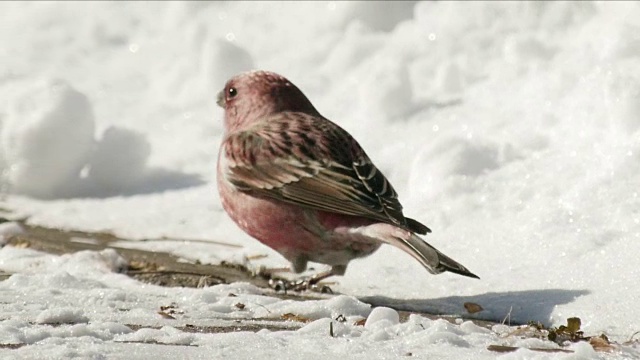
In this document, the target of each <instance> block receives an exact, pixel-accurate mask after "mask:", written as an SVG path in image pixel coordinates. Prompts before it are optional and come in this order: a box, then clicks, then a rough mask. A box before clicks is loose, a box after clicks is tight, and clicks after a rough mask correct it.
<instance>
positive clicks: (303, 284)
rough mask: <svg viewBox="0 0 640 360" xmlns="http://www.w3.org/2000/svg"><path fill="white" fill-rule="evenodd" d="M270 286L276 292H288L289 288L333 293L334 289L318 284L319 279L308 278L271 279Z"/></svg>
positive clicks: (297, 290) (299, 290)
mask: <svg viewBox="0 0 640 360" xmlns="http://www.w3.org/2000/svg"><path fill="white" fill-rule="evenodd" d="M269 286H270V287H271V288H272V289H273V290H275V291H276V292H282V293H285V294H286V293H287V291H289V290H293V291H296V292H302V291H307V290H308V291H315V292H319V293H322V294H333V290H331V288H330V287H329V286H327V285H322V284H318V279H314V278H308V279H301V280H283V279H270V280H269Z"/></svg>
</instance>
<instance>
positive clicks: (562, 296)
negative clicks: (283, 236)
mask: <svg viewBox="0 0 640 360" xmlns="http://www.w3.org/2000/svg"><path fill="white" fill-rule="evenodd" d="M589 293H590V291H588V290H564V289H543V290H525V291H509V292H491V293H486V294H480V295H473V296H447V297H443V298H437V299H394V298H389V297H385V296H367V297H361V298H360V299H359V300H361V301H363V302H366V303H368V304H371V305H372V306H374V307H375V306H388V307H393V308H394V309H397V310H404V311H412V312H424V313H430V314H436V315H455V316H459V317H463V318H469V319H478V320H487V321H495V322H503V321H505V320H507V321H508V322H509V323H510V324H511V325H519V324H526V323H527V322H529V321H536V322H541V323H542V324H543V325H545V326H550V325H551V320H552V319H551V313H552V311H553V309H554V308H555V307H556V306H557V305H562V304H568V303H570V302H572V301H574V300H575V299H576V298H578V297H580V296H584V295H587V294H589ZM464 303H474V304H478V305H480V306H481V307H482V308H483V310H482V311H480V312H477V313H474V314H470V313H468V312H467V311H466V310H465V307H464Z"/></svg>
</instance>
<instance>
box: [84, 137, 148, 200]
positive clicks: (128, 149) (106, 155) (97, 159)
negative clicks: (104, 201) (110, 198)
mask: <svg viewBox="0 0 640 360" xmlns="http://www.w3.org/2000/svg"><path fill="white" fill-rule="evenodd" d="M150 153H151V145H150V144H149V142H148V141H147V138H146V137H145V136H144V135H143V134H140V133H138V132H135V131H133V130H129V129H125V128H121V127H117V126H111V127H109V128H107V130H106V131H105V132H104V134H103V135H102V139H100V141H99V142H98V144H97V148H96V151H95V152H94V153H93V156H92V157H91V160H90V162H89V174H88V178H87V180H88V181H90V182H93V183H94V184H95V185H97V186H98V187H99V188H100V190H101V192H104V191H118V190H122V189H126V188H130V187H131V186H134V185H136V184H137V183H138V182H139V181H140V180H141V179H142V177H143V176H144V174H145V173H144V170H145V166H146V163H147V159H148V158H149V154H150Z"/></svg>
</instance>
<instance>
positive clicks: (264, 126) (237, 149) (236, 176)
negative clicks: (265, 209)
mask: <svg viewBox="0 0 640 360" xmlns="http://www.w3.org/2000/svg"><path fill="white" fill-rule="evenodd" d="M221 151H225V153H226V156H227V159H229V161H227V166H226V169H225V171H224V176H225V177H226V179H227V180H228V181H229V182H230V183H231V184H233V185H234V186H235V187H236V188H237V189H238V190H240V191H243V192H247V193H250V194H253V195H257V196H264V197H268V198H273V199H277V200H280V201H284V202H288V203H292V204H296V205H301V206H306V207H309V208H313V209H317V210H323V211H328V212H335V213H340V214H346V215H353V216H362V217H366V218H370V219H374V220H377V221H381V222H386V223H389V224H393V225H396V226H399V227H401V228H404V229H407V230H410V231H413V232H416V233H419V234H426V233H427V232H430V230H429V228H427V227H426V226H424V225H422V224H421V223H419V222H418V221H415V220H413V219H408V218H405V217H404V215H403V213H402V205H400V202H399V201H398V195H397V193H396V191H395V190H394V189H393V187H392V186H391V184H390V183H389V181H388V180H387V179H386V178H385V177H384V175H383V174H382V173H381V172H380V171H379V170H378V169H377V168H376V167H375V165H374V164H373V163H372V162H371V160H370V159H369V157H368V156H367V155H366V153H365V152H364V150H362V148H361V147H360V145H359V144H358V143H357V142H356V141H355V140H354V139H353V138H351V136H349V134H348V133H347V132H346V131H344V130H343V129H342V128H340V127H339V126H338V125H335V124H334V123H332V122H330V121H329V120H326V119H318V118H317V117H314V116H310V115H306V114H303V113H281V114H277V115H274V116H272V117H270V118H268V119H265V121H264V122H262V123H261V125H260V126H256V127H254V128H252V129H249V130H245V131H242V132H238V133H235V134H230V135H228V136H227V138H226V139H225V141H224V143H223V148H222V149H221Z"/></svg>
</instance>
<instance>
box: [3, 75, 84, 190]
mask: <svg viewBox="0 0 640 360" xmlns="http://www.w3.org/2000/svg"><path fill="white" fill-rule="evenodd" d="M12 86H13V87H14V89H12V91H10V92H11V93H15V94H16V95H15V97H13V98H12V99H10V100H9V102H8V103H9V109H8V114H7V116H6V117H5V118H4V119H6V120H5V121H4V124H3V126H2V129H1V131H2V133H1V134H0V139H1V141H0V148H1V150H0V153H4V157H5V158H4V162H5V164H4V166H6V171H5V181H6V182H7V184H8V187H9V191H11V192H14V193H21V194H26V195H31V196H34V197H40V198H53V197H57V196H61V195H62V196H65V195H68V194H69V193H71V192H72V191H73V189H74V187H75V186H76V185H77V183H78V181H79V178H80V177H79V175H80V170H81V169H82V167H83V166H84V165H85V163H86V160H87V159H88V157H89V155H90V152H91V150H92V148H93V146H94V140H93V133H94V119H93V111H92V108H91V103H90V102H89V100H88V99H87V97H86V96H85V95H84V94H82V93H80V92H79V91H77V90H75V89H74V88H73V87H72V86H71V85H70V84H68V83H67V82H65V81H63V80H55V79H45V80H41V81H28V82H16V83H14V84H13V85H12Z"/></svg>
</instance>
